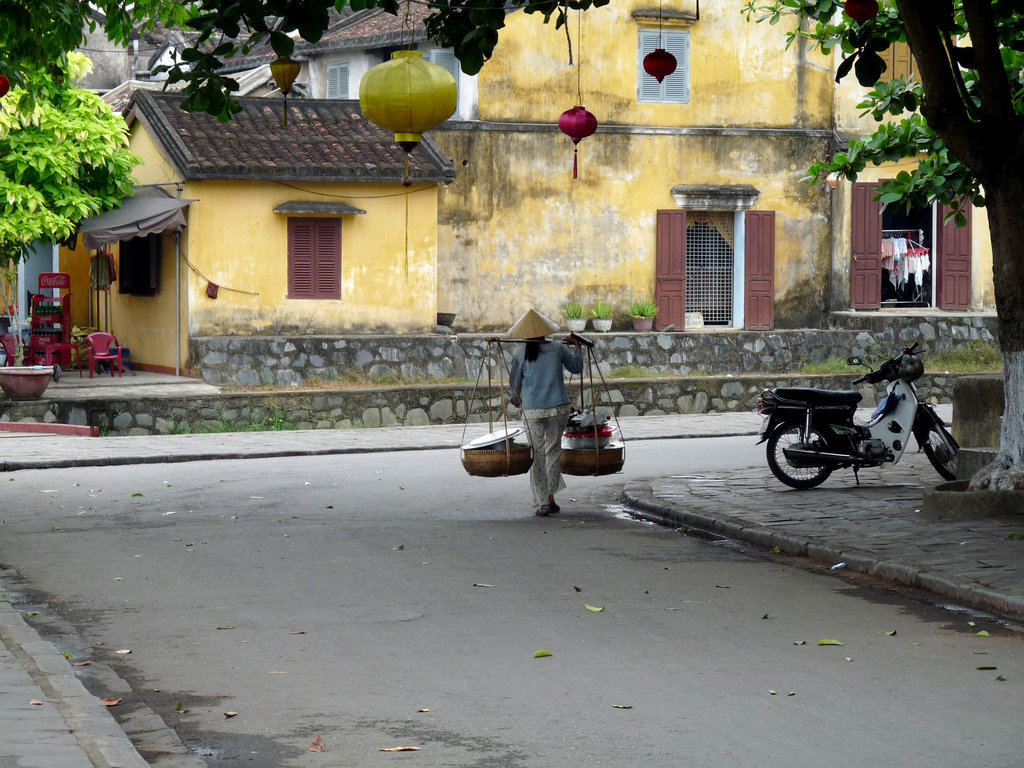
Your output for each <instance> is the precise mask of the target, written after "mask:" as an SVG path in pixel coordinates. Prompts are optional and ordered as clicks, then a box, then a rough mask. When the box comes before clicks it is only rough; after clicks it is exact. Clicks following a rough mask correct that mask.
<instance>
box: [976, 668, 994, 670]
mask: <svg viewBox="0 0 1024 768" xmlns="http://www.w3.org/2000/svg"><path fill="white" fill-rule="evenodd" d="M978 669H982V670H985V669H998V667H978Z"/></svg>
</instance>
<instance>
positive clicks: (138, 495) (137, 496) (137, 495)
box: [132, 493, 142, 499]
mask: <svg viewBox="0 0 1024 768" xmlns="http://www.w3.org/2000/svg"><path fill="white" fill-rule="evenodd" d="M140 496H142V494H141V493H133V494H132V498H133V499H137V498H139V497H140Z"/></svg>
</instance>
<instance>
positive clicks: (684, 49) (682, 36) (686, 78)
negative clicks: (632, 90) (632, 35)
mask: <svg viewBox="0 0 1024 768" xmlns="http://www.w3.org/2000/svg"><path fill="white" fill-rule="evenodd" d="M658 48H664V49H665V50H666V51H668V52H669V53H671V54H672V55H673V56H675V57H676V71H675V72H673V73H672V74H671V75H669V76H668V77H666V78H665V79H664V80H662V81H661V82H660V83H659V82H658V81H657V80H656V79H655V78H653V77H651V76H650V75H649V74H647V72H646V71H644V57H645V56H647V54H649V53H651V52H652V51H654V50H656V49H658ZM636 49H637V67H636V69H637V86H636V100H637V101H638V102H640V103H647V104H689V103H690V33H689V31H687V30H677V29H666V30H658V29H641V30H638V31H637V46H636Z"/></svg>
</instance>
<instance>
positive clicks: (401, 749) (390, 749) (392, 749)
mask: <svg viewBox="0 0 1024 768" xmlns="http://www.w3.org/2000/svg"><path fill="white" fill-rule="evenodd" d="M378 751H380V752H419V751H420V748H419V747H381V749H380V750H378Z"/></svg>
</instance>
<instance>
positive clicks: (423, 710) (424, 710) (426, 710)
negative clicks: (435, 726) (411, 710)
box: [416, 707, 430, 712]
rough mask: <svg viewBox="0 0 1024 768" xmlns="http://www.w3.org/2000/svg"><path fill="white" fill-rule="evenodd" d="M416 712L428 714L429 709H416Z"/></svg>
mask: <svg viewBox="0 0 1024 768" xmlns="http://www.w3.org/2000/svg"><path fill="white" fill-rule="evenodd" d="M416 711H417V712H429V711H430V707H423V709H417V710H416Z"/></svg>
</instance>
